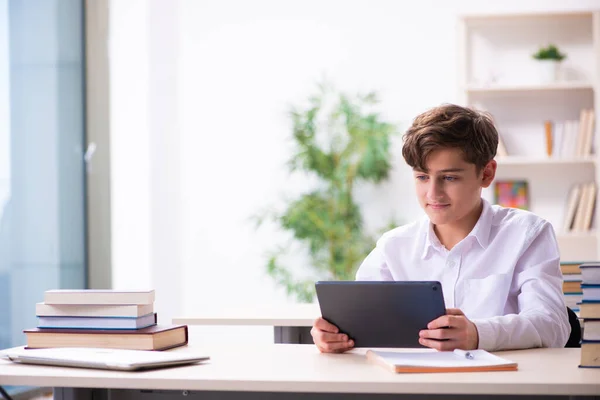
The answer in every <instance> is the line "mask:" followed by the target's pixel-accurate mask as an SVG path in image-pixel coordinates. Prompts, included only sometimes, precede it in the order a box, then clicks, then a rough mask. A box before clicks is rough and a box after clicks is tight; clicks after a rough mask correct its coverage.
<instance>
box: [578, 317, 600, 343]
mask: <svg viewBox="0 0 600 400" xmlns="http://www.w3.org/2000/svg"><path fill="white" fill-rule="evenodd" d="M582 339H583V340H584V341H589V342H600V319H591V318H585V319H584V320H583V337H582Z"/></svg>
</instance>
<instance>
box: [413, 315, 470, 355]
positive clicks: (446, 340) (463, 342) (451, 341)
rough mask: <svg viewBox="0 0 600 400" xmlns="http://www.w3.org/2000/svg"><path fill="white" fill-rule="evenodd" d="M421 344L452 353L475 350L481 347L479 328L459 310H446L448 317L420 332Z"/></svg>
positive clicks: (444, 316)
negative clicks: (452, 351) (458, 350)
mask: <svg viewBox="0 0 600 400" xmlns="http://www.w3.org/2000/svg"><path fill="white" fill-rule="evenodd" d="M419 343H421V344H422V345H423V346H427V347H431V348H432V349H437V350H442V351H451V350H454V349H463V350H474V349H476V348H477V346H478V345H479V334H478V332H477V327H476V326H475V324H474V323H473V322H471V321H470V320H469V319H468V318H467V317H466V316H465V314H463V312H462V311H460V310H459V309H458V308H448V309H446V315H442V316H441V317H439V318H437V319H434V320H433V321H431V322H430V323H429V324H427V329H424V330H422V331H421V332H419Z"/></svg>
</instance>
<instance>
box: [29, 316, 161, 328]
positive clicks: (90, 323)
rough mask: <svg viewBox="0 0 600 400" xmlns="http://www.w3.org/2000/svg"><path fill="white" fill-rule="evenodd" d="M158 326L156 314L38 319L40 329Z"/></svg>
mask: <svg viewBox="0 0 600 400" xmlns="http://www.w3.org/2000/svg"><path fill="white" fill-rule="evenodd" d="M152 325H156V314H155V313H153V314H148V315H143V316H141V317H137V318H126V317H38V328H66V329H142V328H146V327H149V326H152Z"/></svg>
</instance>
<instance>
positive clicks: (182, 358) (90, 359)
mask: <svg viewBox="0 0 600 400" xmlns="http://www.w3.org/2000/svg"><path fill="white" fill-rule="evenodd" d="M0 358H3V359H7V360H10V361H13V362H16V363H23V364H41V365H53V366H61V367H79V368H97V369H113V370H120V371H136V370H144V369H153V368H164V367H171V366H176V365H184V364H194V363H198V362H201V361H207V360H209V357H207V356H205V355H201V354H190V353H187V352H185V353H183V352H158V351H147V350H123V349H102V348H82V347H77V348H73V347H64V348H56V349H24V348H22V347H17V348H13V349H7V350H2V351H0Z"/></svg>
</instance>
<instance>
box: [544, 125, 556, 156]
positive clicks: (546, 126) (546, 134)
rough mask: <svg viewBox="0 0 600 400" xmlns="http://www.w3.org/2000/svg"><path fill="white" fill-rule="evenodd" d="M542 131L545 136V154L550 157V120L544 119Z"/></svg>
mask: <svg viewBox="0 0 600 400" xmlns="http://www.w3.org/2000/svg"><path fill="white" fill-rule="evenodd" d="M544 133H545V137H546V155H547V156H548V157H550V156H552V121H544ZM555 151H556V150H555Z"/></svg>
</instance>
